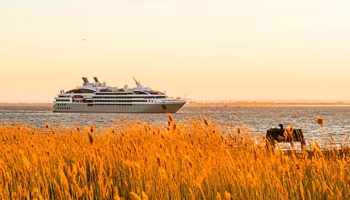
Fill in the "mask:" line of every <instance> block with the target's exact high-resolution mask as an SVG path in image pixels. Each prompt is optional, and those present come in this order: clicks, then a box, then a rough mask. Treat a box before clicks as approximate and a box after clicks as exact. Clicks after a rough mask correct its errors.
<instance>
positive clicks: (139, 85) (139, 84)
mask: <svg viewBox="0 0 350 200" xmlns="http://www.w3.org/2000/svg"><path fill="white" fill-rule="evenodd" d="M133 79H134V81H135V83H136V86H137V87H141V83H140V81H137V80H136V78H135V77H133Z"/></svg>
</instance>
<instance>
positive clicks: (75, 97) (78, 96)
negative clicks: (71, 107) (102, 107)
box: [73, 95, 84, 101]
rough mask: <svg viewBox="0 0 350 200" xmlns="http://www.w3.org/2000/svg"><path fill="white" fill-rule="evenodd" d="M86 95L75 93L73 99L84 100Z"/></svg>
mask: <svg viewBox="0 0 350 200" xmlns="http://www.w3.org/2000/svg"><path fill="white" fill-rule="evenodd" d="M83 100H84V97H83V96H82V95H74V96H73V101H83Z"/></svg>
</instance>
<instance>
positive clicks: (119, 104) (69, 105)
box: [53, 77, 186, 113]
mask: <svg viewBox="0 0 350 200" xmlns="http://www.w3.org/2000/svg"><path fill="white" fill-rule="evenodd" d="M83 81H84V82H83V85H82V86H80V87H77V88H76V89H72V90H69V91H67V92H64V91H63V90H62V91H61V92H60V94H58V96H57V97H55V100H54V102H53V112H65V113H67V112H68V113H71V112H72V113H75V112H102V113H175V112H177V111H178V110H179V109H180V108H181V107H182V106H183V105H184V104H185V103H186V101H185V100H182V99H180V98H170V97H168V96H167V94H166V93H165V92H160V91H157V90H153V89H151V88H149V87H144V86H143V85H141V83H140V82H139V81H137V80H136V79H135V78H134V81H135V83H136V87H134V88H128V86H127V85H125V86H124V87H123V88H117V87H111V86H107V85H106V83H105V82H103V83H101V82H99V80H98V79H97V78H96V77H94V82H89V80H88V79H87V78H86V77H83Z"/></svg>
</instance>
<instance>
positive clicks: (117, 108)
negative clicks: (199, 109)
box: [53, 102, 185, 113]
mask: <svg viewBox="0 0 350 200" xmlns="http://www.w3.org/2000/svg"><path fill="white" fill-rule="evenodd" d="M184 104H185V102H171V103H162V104H124V105H122V104H120V105H116V104H90V105H89V104H86V103H65V104H63V105H64V106H62V105H58V104H54V106H53V112H60V113H82V112H85V113H176V112H177V111H178V110H179V109H180V108H181V107H182V106H183V105H184Z"/></svg>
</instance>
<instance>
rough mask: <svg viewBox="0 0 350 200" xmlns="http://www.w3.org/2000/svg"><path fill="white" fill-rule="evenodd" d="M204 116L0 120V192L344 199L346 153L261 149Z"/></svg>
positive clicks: (349, 169)
mask: <svg viewBox="0 0 350 200" xmlns="http://www.w3.org/2000/svg"><path fill="white" fill-rule="evenodd" d="M223 135H224V134H222V131H221V130H220V127H218V126H216V125H215V124H212V123H209V122H207V121H206V120H204V121H192V122H184V123H179V124H176V123H175V122H174V121H173V119H172V118H171V116H170V117H169V120H168V124H167V125H166V126H152V125H149V124H144V123H140V122H128V123H126V124H124V125H119V126H115V127H110V128H104V129H96V128H94V127H90V128H79V127H71V128H68V129H55V128H52V127H49V126H46V127H45V128H33V127H28V126H23V125H3V126H0V198H1V199H9V198H12V199H23V198H27V199H350V166H349V163H350V156H349V154H348V153H346V152H345V153H344V152H343V154H342V155H339V154H337V153H334V154H329V155H328V154H327V156H325V155H324V154H323V153H322V152H321V151H320V149H319V148H317V145H314V152H313V154H312V155H310V154H307V153H303V154H288V155H287V154H286V153H284V152H282V151H274V152H273V151H269V150H267V149H266V148H265V147H264V146H263V145H259V144H256V143H255V142H254V141H253V139H252V138H251V137H250V136H248V134H245V132H244V131H243V130H241V129H239V133H238V132H231V133H230V134H226V135H225V136H223Z"/></svg>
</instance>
